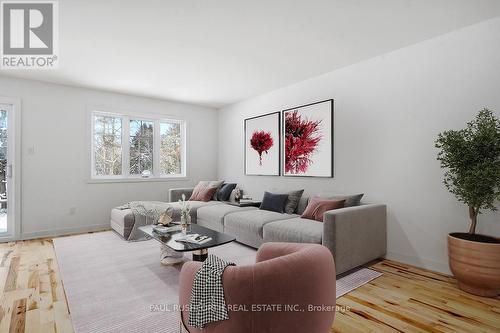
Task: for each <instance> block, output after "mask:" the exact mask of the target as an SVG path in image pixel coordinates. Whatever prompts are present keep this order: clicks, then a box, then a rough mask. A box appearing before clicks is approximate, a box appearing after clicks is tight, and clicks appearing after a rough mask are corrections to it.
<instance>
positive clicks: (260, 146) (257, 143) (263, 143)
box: [250, 131, 274, 165]
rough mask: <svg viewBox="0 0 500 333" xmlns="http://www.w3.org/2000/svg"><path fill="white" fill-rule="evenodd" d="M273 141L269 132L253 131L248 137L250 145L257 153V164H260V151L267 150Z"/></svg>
mask: <svg viewBox="0 0 500 333" xmlns="http://www.w3.org/2000/svg"><path fill="white" fill-rule="evenodd" d="M273 144H274V141H273V137H272V136H271V132H264V131H255V132H253V134H252V138H251V139H250V145H251V146H252V148H253V149H254V150H255V151H256V152H257V153H258V154H259V165H262V153H266V154H267V152H268V150H269V149H271V147H272V146H273Z"/></svg>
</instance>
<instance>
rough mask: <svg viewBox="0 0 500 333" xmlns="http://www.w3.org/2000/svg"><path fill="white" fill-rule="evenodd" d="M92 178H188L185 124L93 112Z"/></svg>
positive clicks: (177, 121)
mask: <svg viewBox="0 0 500 333" xmlns="http://www.w3.org/2000/svg"><path fill="white" fill-rule="evenodd" d="M91 123H92V166H91V167H92V178H93V179H125V178H169V177H184V176H185V174H186V172H185V170H186V167H185V158H184V156H185V139H184V138H185V131H186V126H185V122H184V121H182V120H172V119H164V118H161V117H137V116H132V115H127V114H111V113H105V112H100V111H95V112H92V115H91Z"/></svg>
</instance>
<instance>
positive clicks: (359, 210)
mask: <svg viewBox="0 0 500 333" xmlns="http://www.w3.org/2000/svg"><path fill="white" fill-rule="evenodd" d="M322 242H323V245H324V246H326V247H328V248H329V249H330V251H331V252H332V254H333V256H334V258H335V266H336V270H337V274H340V273H343V272H345V271H348V270H350V269H352V268H355V267H357V266H360V265H363V264H365V263H367V262H369V261H372V260H375V259H377V258H380V257H383V256H384V255H385V254H386V252H387V208H386V206H385V205H378V204H363V205H360V206H355V207H347V208H341V209H336V210H331V211H327V212H325V215H324V218H323V240H322Z"/></svg>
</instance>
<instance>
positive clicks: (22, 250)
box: [0, 239, 73, 333]
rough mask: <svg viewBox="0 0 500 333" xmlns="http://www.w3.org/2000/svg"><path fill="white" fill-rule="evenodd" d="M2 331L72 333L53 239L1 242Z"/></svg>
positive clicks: (0, 326)
mask: <svg viewBox="0 0 500 333" xmlns="http://www.w3.org/2000/svg"><path fill="white" fill-rule="evenodd" d="M0 258H1V261H0V290H1V299H0V332H2V333H3V332H9V333H13V332H16V333H17V332H27V333H37V332H41V333H45V332H64V333H72V332H73V326H72V324H71V318H70V316H69V311H68V304H67V302H66V295H65V293H64V287H63V285H62V282H61V277H60V275H59V269H58V267H57V260H56V256H55V252H54V247H53V246H52V241H51V240H49V239H42V240H31V241H20V242H15V243H14V242H11V243H2V244H0Z"/></svg>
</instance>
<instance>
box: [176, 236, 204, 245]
mask: <svg viewBox="0 0 500 333" xmlns="http://www.w3.org/2000/svg"><path fill="white" fill-rule="evenodd" d="M211 240H212V238H210V237H208V236H203V235H199V234H189V235H186V236H182V237H179V238H177V239H176V240H175V241H176V242H181V243H191V244H204V243H206V242H209V241H211Z"/></svg>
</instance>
